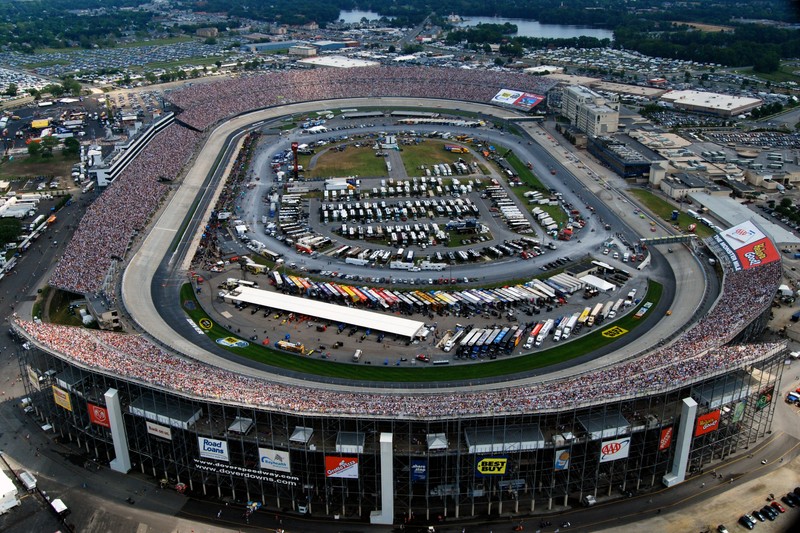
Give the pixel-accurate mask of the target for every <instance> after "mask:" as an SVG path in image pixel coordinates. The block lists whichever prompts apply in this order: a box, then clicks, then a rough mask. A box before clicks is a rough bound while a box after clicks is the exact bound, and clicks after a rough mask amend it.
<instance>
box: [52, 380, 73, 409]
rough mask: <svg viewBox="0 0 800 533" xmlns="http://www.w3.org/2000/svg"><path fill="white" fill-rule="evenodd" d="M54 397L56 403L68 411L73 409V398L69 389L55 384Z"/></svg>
mask: <svg viewBox="0 0 800 533" xmlns="http://www.w3.org/2000/svg"><path fill="white" fill-rule="evenodd" d="M53 399H54V400H55V401H56V405H60V406H61V407H63V408H64V409H66V410H67V411H72V400H71V399H70V397H69V393H68V392H67V391H65V390H63V389H60V388H58V387H56V386H55V385H53Z"/></svg>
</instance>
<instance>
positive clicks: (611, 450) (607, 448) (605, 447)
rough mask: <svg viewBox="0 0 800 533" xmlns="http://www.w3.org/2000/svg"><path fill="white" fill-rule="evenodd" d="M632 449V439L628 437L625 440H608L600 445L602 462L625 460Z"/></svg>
mask: <svg viewBox="0 0 800 533" xmlns="http://www.w3.org/2000/svg"><path fill="white" fill-rule="evenodd" d="M630 449H631V439H630V437H626V438H624V439H614V440H607V441H605V442H603V443H601V445H600V462H601V463H607V462H608V461H616V460H617V459H625V458H627V457H628V453H629V452H630Z"/></svg>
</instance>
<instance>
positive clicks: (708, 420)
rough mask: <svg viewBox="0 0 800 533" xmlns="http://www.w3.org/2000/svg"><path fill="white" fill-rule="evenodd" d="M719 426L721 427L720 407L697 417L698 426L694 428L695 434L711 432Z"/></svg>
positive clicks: (697, 435) (696, 435)
mask: <svg viewBox="0 0 800 533" xmlns="http://www.w3.org/2000/svg"><path fill="white" fill-rule="evenodd" d="M717 428H719V409H717V410H716V411H711V412H710V413H706V414H703V415H700V416H698V417H697V426H696V427H695V429H694V436H695V437H699V436H700V435H705V434H706V433H711V432H712V431H714V430H716V429H717Z"/></svg>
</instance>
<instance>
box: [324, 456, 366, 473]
mask: <svg viewBox="0 0 800 533" xmlns="http://www.w3.org/2000/svg"><path fill="white" fill-rule="evenodd" d="M325 477H339V478H345V479H358V457H339V456H337V455H326V456H325Z"/></svg>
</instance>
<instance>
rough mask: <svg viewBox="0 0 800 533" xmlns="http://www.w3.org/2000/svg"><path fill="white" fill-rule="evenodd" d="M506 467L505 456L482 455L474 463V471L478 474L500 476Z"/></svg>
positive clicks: (506, 460) (506, 459)
mask: <svg viewBox="0 0 800 533" xmlns="http://www.w3.org/2000/svg"><path fill="white" fill-rule="evenodd" d="M507 467H508V458H507V457H483V458H481V459H478V464H477V465H475V473H476V474H477V475H479V476H502V475H504V474H505V473H506V468H507Z"/></svg>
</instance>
